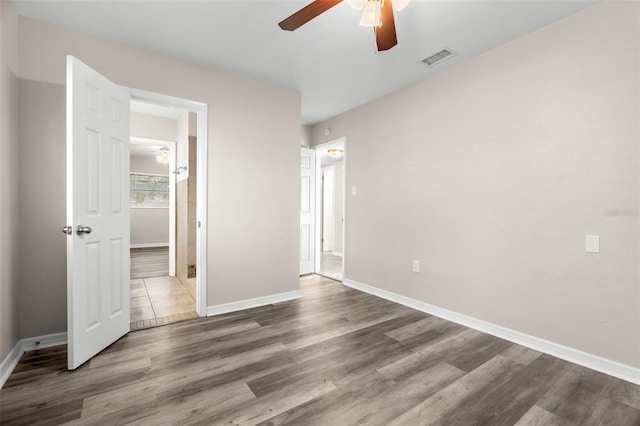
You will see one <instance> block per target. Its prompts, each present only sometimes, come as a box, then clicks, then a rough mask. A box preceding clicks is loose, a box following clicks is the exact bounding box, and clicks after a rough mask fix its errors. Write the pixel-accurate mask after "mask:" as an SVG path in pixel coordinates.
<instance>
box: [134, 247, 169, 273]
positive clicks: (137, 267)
mask: <svg viewBox="0 0 640 426" xmlns="http://www.w3.org/2000/svg"><path fill="white" fill-rule="evenodd" d="M130 260H131V270H130V277H131V279H132V280H134V279H137V278H150V277H166V276H168V275H169V247H144V248H132V249H131V252H130Z"/></svg>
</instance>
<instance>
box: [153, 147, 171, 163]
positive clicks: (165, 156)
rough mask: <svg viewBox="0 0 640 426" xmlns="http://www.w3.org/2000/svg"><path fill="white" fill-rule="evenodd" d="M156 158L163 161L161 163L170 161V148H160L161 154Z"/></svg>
mask: <svg viewBox="0 0 640 426" xmlns="http://www.w3.org/2000/svg"><path fill="white" fill-rule="evenodd" d="M156 159H157V160H158V161H159V162H161V163H168V162H169V150H168V149H166V148H163V149H161V150H160V154H159V155H158V156H157V157H156Z"/></svg>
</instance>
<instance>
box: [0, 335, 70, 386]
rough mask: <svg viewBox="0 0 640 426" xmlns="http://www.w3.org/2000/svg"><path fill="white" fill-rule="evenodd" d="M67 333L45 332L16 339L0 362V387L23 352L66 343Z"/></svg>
mask: <svg viewBox="0 0 640 426" xmlns="http://www.w3.org/2000/svg"><path fill="white" fill-rule="evenodd" d="M66 344H67V333H55V334H47V335H44V336H39V337H28V338H26V339H21V340H18V343H16V345H15V346H14V347H13V349H11V351H10V352H9V354H7V356H6V357H5V359H4V360H3V361H2V364H0V389H2V387H3V386H4V384H5V382H6V381H7V379H8V378H9V376H10V375H11V372H12V371H13V369H14V368H16V365H18V361H20V358H22V355H24V353H25V352H28V351H33V350H36V349H44V348H50V347H52V346H59V345H66Z"/></svg>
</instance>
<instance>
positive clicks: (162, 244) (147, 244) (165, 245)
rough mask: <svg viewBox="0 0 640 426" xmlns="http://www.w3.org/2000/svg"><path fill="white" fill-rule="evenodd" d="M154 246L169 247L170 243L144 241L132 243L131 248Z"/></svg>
mask: <svg viewBox="0 0 640 426" xmlns="http://www.w3.org/2000/svg"><path fill="white" fill-rule="evenodd" d="M153 247H169V243H142V244H131V248H132V249H133V248H153Z"/></svg>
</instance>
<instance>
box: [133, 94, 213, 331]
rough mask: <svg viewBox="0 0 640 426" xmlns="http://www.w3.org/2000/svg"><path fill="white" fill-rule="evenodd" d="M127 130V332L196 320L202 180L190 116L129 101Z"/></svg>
mask: <svg viewBox="0 0 640 426" xmlns="http://www.w3.org/2000/svg"><path fill="white" fill-rule="evenodd" d="M130 128H131V131H130V133H131V135H132V136H131V145H130V184H131V185H130V187H131V193H130V205H131V210H130V216H131V232H130V235H131V253H130V261H131V263H130V266H131V283H130V284H131V288H130V314H131V322H130V330H132V331H133V330H138V329H141V328H148V327H154V326H158V325H164V324H169V323H173V322H178V321H182V320H186V319H191V318H197V317H198V316H199V315H198V309H197V299H198V279H197V271H198V269H199V268H198V266H199V265H198V226H197V225H198V220H197V218H198V201H199V200H198V190H197V189H198V180H200V179H201V174H202V173H201V170H199V167H198V157H199V156H200V152H198V151H199V150H198V148H199V147H198V114H197V113H196V112H193V111H190V110H189V109H187V108H185V107H184V106H182V105H172V104H167V103H162V102H158V101H157V100H154V101H153V102H149V101H148V100H144V99H140V98H138V97H132V100H131V116H130ZM143 136H144V137H143ZM201 281H203V280H201Z"/></svg>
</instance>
